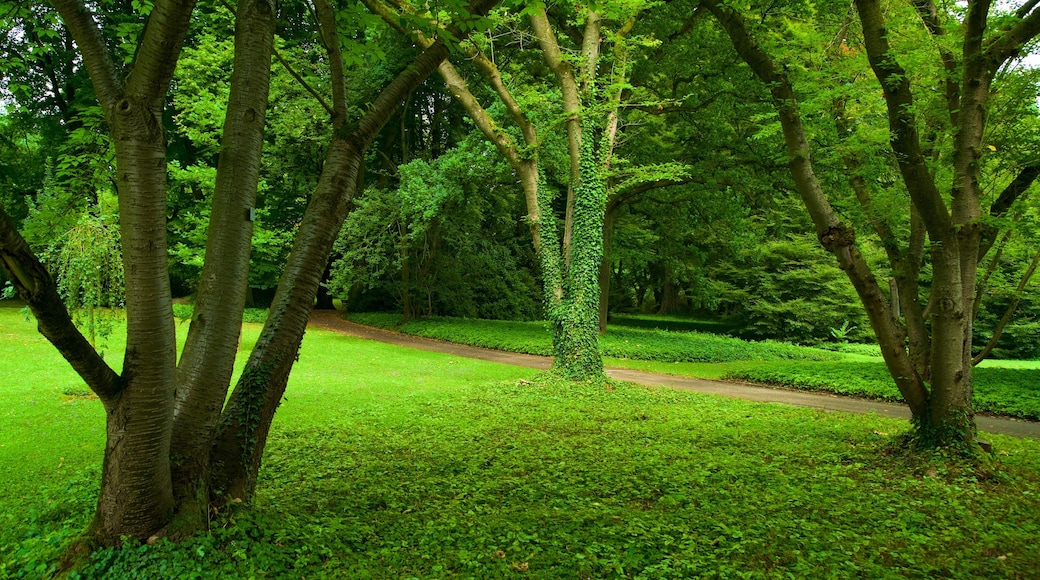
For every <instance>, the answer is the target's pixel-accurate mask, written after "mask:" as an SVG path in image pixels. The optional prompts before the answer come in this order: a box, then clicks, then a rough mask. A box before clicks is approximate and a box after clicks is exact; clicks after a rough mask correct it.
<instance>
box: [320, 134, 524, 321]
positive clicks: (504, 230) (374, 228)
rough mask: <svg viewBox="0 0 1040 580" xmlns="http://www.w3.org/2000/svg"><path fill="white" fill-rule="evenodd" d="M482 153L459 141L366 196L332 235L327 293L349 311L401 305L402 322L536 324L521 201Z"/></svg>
mask: <svg viewBox="0 0 1040 580" xmlns="http://www.w3.org/2000/svg"><path fill="white" fill-rule="evenodd" d="M487 149H488V147H487V145H486V144H485V143H483V142H482V141H480V140H478V139H467V140H466V141H464V142H463V143H462V144H460V145H459V146H458V147H456V148H454V149H452V150H451V151H450V152H447V153H445V154H443V155H441V156H440V157H438V158H437V159H435V160H433V161H429V162H428V161H426V160H423V159H415V160H413V161H411V162H409V163H407V164H404V165H401V166H400V167H398V178H399V184H398V186H397V187H396V188H379V187H370V188H368V189H367V191H366V192H365V195H364V196H362V197H360V198H359V199H357V200H355V208H354V210H353V211H352V212H351V214H350V216H348V218H347V221H346V222H345V223H344V225H343V229H342V230H341V231H340V236H339V239H338V240H337V242H336V249H335V253H336V254H337V255H339V258H338V259H336V260H335V261H334V263H333V265H332V268H331V279H330V281H329V282H328V284H327V286H328V288H329V291H330V292H331V293H333V294H335V295H338V296H342V297H345V298H348V297H349V300H348V303H347V304H348V308H350V309H354V308H366V307H367V308H371V307H383V308H393V307H398V306H403V305H405V304H407V305H408V306H409V307H410V309H411V310H412V311H411V312H409V313H408V315H409V316H417V315H421V314H427V315H428V314H431V313H437V314H443V315H451V316H476V317H482V318H503V319H520V320H530V319H532V318H536V317H537V316H538V315H539V310H540V309H539V307H538V304H537V302H536V300H535V296H536V290H535V288H536V284H537V282H536V280H535V278H534V276H533V274H532V272H531V270H532V268H531V262H532V261H533V258H532V257H531V255H530V254H531V251H530V250H529V249H528V248H529V244H528V243H527V242H526V241H525V240H524V238H523V237H522V236H523V234H522V231H518V227H517V225H518V224H517V220H516V218H515V215H516V213H517V212H518V208H517V203H518V202H519V201H520V200H519V196H518V195H517V193H516V187H515V184H514V183H513V181H514V179H513V177H512V176H510V175H507V173H508V167H507V166H505V165H504V164H503V163H501V162H497V163H496V162H491V161H490V160H491V159H495V158H494V157H489V151H488V150H487ZM474 272H479V273H480V275H479V276H474V275H473V273H474Z"/></svg>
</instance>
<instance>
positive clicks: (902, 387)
mask: <svg viewBox="0 0 1040 580" xmlns="http://www.w3.org/2000/svg"><path fill="white" fill-rule="evenodd" d="M1038 5H1040V2H1037V0H1026V1H1025V2H1021V3H1019V2H1016V3H1012V4H1005V3H994V2H992V1H990V0H970V1H969V2H966V3H949V2H936V1H934V0H854V1H853V2H848V1H845V2H829V1H826V0H825V1H820V2H808V1H806V0H782V1H775V2H774V1H759V0H753V1H751V2H746V3H739V2H730V1H726V0H673V1H653V0H605V1H603V2H595V3H584V2H573V1H571V0H564V1H561V2H556V3H550V4H543V3H538V2H498V1H495V0H473V1H472V2H470V3H466V2H462V1H460V0H436V1H433V0H431V1H429V2H426V3H423V4H410V3H409V2H408V1H407V0H360V1H356V0H343V1H339V0H313V1H307V0H304V1H299V2H297V1H295V0H284V1H282V2H277V3H275V2H274V1H273V0H238V2H230V1H225V0H222V1H219V2H212V1H209V0H203V1H200V2H196V1H194V0H154V1H152V0H130V1H124V0H94V1H91V2H83V1H80V0H52V1H51V2H49V3H47V4H42V3H27V2H10V1H0V18H2V19H3V30H5V31H6V32H5V33H4V34H3V35H2V36H0V264H2V265H3V269H2V271H3V277H2V278H0V282H2V283H3V292H4V297H5V298H10V299H15V300H18V301H19V304H24V306H25V308H26V313H27V314H26V315H27V316H31V317H32V319H33V320H34V322H35V324H36V325H37V327H38V329H39V332H40V333H41V334H42V335H43V336H44V337H46V339H47V340H48V341H49V342H50V343H51V345H53V349H54V350H55V351H56V352H57V353H59V354H60V355H61V357H63V358H64V360H65V361H67V362H66V363H60V364H63V365H71V368H72V369H74V371H75V373H76V374H77V375H78V377H79V378H80V380H81V381H82V382H84V383H85V384H86V386H87V387H88V388H89V390H90V391H91V393H92V394H93V395H92V396H94V397H96V400H95V401H93V403H92V404H93V405H95V406H97V407H99V408H103V410H104V415H105V417H104V422H105V436H104V461H103V466H102V468H101V470H100V472H99V473H98V475H97V478H98V481H99V485H98V491H97V498H96V509H94V515H93V517H92V519H91V520H90V522H89V523H88V524H87V525H86V531H84V532H83V533H82V534H81V535H79V536H77V539H76V540H75V541H72V542H71V543H70V544H71V546H70V547H68V549H67V550H66V551H65V555H64V558H65V562H66V563H67V565H68V566H70V567H74V566H75V565H76V564H75V562H76V561H77V558H79V559H82V558H86V557H88V556H89V555H90V554H91V553H92V552H94V551H95V550H97V549H105V548H111V547H115V546H120V545H123V544H124V543H126V542H150V541H152V542H154V541H156V540H157V539H160V538H170V539H173V540H183V539H186V538H190V537H192V536H193V534H195V533H196V532H198V531H200V530H205V529H207V528H208V527H209V522H210V517H211V515H212V514H213V513H215V512H216V511H219V510H222V509H224V507H225V506H227V505H228V504H229V503H236V504H237V503H246V504H248V503H249V502H250V500H251V498H253V497H254V495H255V494H256V488H257V481H258V477H259V474H260V470H261V464H262V462H263V458H264V456H265V448H266V445H267V441H268V436H269V434H270V432H271V425H272V422H273V420H274V417H275V414H276V411H277V410H278V408H279V406H280V404H281V403H282V402H283V400H284V399H285V398H286V397H287V396H288V397H291V396H292V393H291V392H290V393H288V394H287V392H286V386H287V384H288V383H289V380H290V375H291V373H292V371H293V368H294V364H295V363H296V361H297V360H298V359H299V357H300V351H301V343H302V341H303V337H304V333H305V331H306V327H307V321H308V318H309V316H310V315H311V312H312V310H313V309H315V308H318V309H323V308H332V307H333V303H334V302H335V304H336V305H338V306H339V307H340V308H342V309H344V310H346V311H347V312H348V313H356V312H394V313H397V318H398V319H399V320H400V321H403V322H409V321H421V320H426V319H430V318H431V317H457V318H466V319H497V320H511V321H532V320H544V321H545V326H546V327H547V330H546V332H547V333H548V334H550V335H551V350H550V354H551V355H552V357H553V361H554V362H553V373H554V375H553V376H555V377H557V378H558V379H559V380H560V381H562V384H572V385H573V388H574V389H575V390H576V391H581V390H582V389H587V388H589V387H588V385H589V384H592V383H595V382H596V381H602V380H603V368H604V363H603V353H602V350H601V346H602V344H603V342H601V340H600V334H601V333H602V332H604V331H606V330H607V325H608V323H609V322H610V321H612V320H614V319H615V317H624V316H626V315H633V314H657V315H673V316H681V317H691V316H696V317H698V318H699V319H707V320H711V321H713V322H712V324H716V325H717V326H715V327H713V328H716V329H718V331H719V332H720V333H725V334H729V335H732V336H736V337H739V338H743V339H747V340H766V339H770V340H776V341H784V342H790V343H795V344H800V345H808V346H821V345H822V346H826V345H828V344H835V343H840V344H848V343H862V344H871V345H876V348H877V349H879V352H880V355H881V357H882V358H883V360H884V364H885V368H886V369H887V371H888V376H887V377H882V378H881V379H880V380H882V381H888V383H889V384H890V385H894V386H895V388H896V389H897V390H898V398H899V399H900V400H901V401H902V402H904V403H905V405H906V406H907V407H908V408H909V410H910V412H911V415H912V417H913V419H912V425H913V428H912V430H911V435H910V436H909V440H910V443H908V445H910V446H912V447H913V448H915V449H922V450H923V449H930V450H934V449H936V448H940V449H945V450H950V449H954V450H956V451H957V453H960V454H963V455H965V456H974V455H976V454H978V453H981V451H980V449H979V446H978V442H977V434H976V427H975V423H974V413H975V409H974V408H973V402H972V401H973V375H974V372H973V369H974V367H975V366H976V365H978V364H979V363H980V362H981V361H983V360H985V359H1019V360H1033V359H1037V358H1040V290H1037V284H1036V283H1035V281H1033V277H1034V273H1035V270H1036V268H1037V265H1038V264H1040V228H1038V227H1037V225H1038V224H1037V219H1038V215H1037V208H1036V204H1035V203H1034V201H1035V199H1036V194H1035V182H1036V179H1037V177H1038V176H1040V131H1038V129H1040V126H1038V125H1040V117H1038V115H1040V109H1038V97H1040V84H1038V83H1040V69H1038V68H1036V64H1035V60H1034V57H1032V56H1031V53H1032V52H1034V49H1035V48H1036V41H1035V38H1036V36H1037V34H1038V33H1040V8H1038ZM184 303H190V304H191V305H192V307H191V309H190V312H189V313H188V314H187V315H186V317H187V319H188V322H185V323H183V325H182V323H180V322H178V318H177V317H176V316H175V313H174V312H175V306H180V305H182V304H184ZM247 307H260V308H265V309H267V315H266V318H265V320H264V321H263V328H262V330H260V331H259V334H258V335H257V336H256V338H255V342H253V343H252V346H251V347H250V349H249V351H248V360H247V361H245V363H244V364H243V365H241V366H240V367H239V368H236V367H235V356H236V353H237V352H238V350H239V348H240V345H242V344H244V343H243V342H242V332H243V330H242V329H243V326H242V325H243V313H244V312H245V311H246V308H247ZM124 326H125V348H123V345H122V343H120V348H119V349H117V350H118V351H117V352H111V349H110V348H109V347H110V346H111V345H108V344H107V341H106V339H107V337H109V336H110V335H112V333H113V329H114V328H115V329H118V330H117V332H116V334H119V333H122V332H123V330H122V328H123V327H124ZM185 327H187V334H186V337H183V347H182V348H181V347H179V346H178V345H179V343H178V340H179V339H178V334H177V333H178V331H181V332H183V330H184V328H185ZM871 348H874V347H871ZM749 417H750V415H749ZM987 445H988V443H987ZM496 553H497V552H496ZM525 566H526V564H525ZM524 570H526V568H524ZM434 575H436V574H434ZM478 575H479V574H478Z"/></svg>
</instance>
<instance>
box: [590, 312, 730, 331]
mask: <svg viewBox="0 0 1040 580" xmlns="http://www.w3.org/2000/svg"><path fill="white" fill-rule="evenodd" d="M609 326H614V327H621V326H625V327H632V328H649V329H657V330H670V331H673V332H708V333H712V334H729V332H730V331H732V330H733V329H734V328H735V327H734V325H733V324H732V323H731V322H727V321H725V320H717V319H707V318H692V317H689V316H670V315H661V314H611V315H610V319H609Z"/></svg>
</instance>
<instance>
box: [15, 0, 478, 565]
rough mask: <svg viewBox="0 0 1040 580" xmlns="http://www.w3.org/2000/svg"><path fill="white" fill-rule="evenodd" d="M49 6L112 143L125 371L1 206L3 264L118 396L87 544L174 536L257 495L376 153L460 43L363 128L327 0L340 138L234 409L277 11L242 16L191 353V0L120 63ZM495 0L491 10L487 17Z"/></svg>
mask: <svg viewBox="0 0 1040 580" xmlns="http://www.w3.org/2000/svg"><path fill="white" fill-rule="evenodd" d="M54 4H55V7H56V9H57V10H58V12H59V13H60V14H61V18H62V21H63V22H64V24H65V26H66V27H67V29H68V30H69V31H70V33H71V35H72V37H73V38H74V39H75V42H76V46H77V47H78V49H79V52H80V54H81V55H82V59H83V64H84V66H85V67H86V68H87V70H88V71H89V72H90V76H91V80H92V84H93V86H94V88H95V90H96V93H97V95H98V99H99V102H100V104H101V108H102V110H103V112H104V115H105V119H106V124H107V126H108V128H109V131H110V133H111V136H112V142H113V143H114V144H115V164H116V168H115V171H116V187H117V192H118V195H119V220H120V229H121V233H122V241H123V263H124V269H125V271H126V312H127V350H126V352H125V354H124V361H123V370H122V372H121V373H117V372H115V371H114V370H113V369H112V368H111V367H110V366H108V365H107V363H105V361H104V360H102V359H101V358H100V357H99V356H98V354H97V352H96V351H95V350H94V349H93V348H92V347H91V346H90V344H89V343H88V342H87V341H86V340H85V339H84V337H83V336H82V335H81V334H80V333H79V332H78V331H77V330H76V328H75V326H74V325H73V324H72V322H71V319H70V318H69V315H68V311H67V310H66V309H65V307H64V306H63V305H62V303H61V300H60V297H59V296H58V293H57V291H56V289H55V286H54V283H53V281H52V279H51V277H50V275H49V274H48V272H47V270H46V268H45V267H44V266H43V265H42V264H41V263H40V261H39V260H38V259H37V258H36V257H35V255H34V254H33V252H32V251H31V250H30V249H29V247H28V246H27V244H26V243H25V240H24V238H22V236H21V235H19V233H18V231H17V229H16V227H15V224H14V223H13V222H12V220H11V219H10V218H9V216H8V215H7V214H6V212H3V213H0V258H2V261H3V264H4V269H5V272H6V273H7V274H8V276H9V277H11V279H12V280H13V281H14V285H15V288H16V289H17V291H18V294H19V295H20V296H21V297H22V299H23V300H25V301H26V303H27V304H28V305H29V307H30V308H31V309H32V311H33V313H34V315H35V316H36V319H37V323H38V326H39V328H40V331H41V332H42V333H43V334H44V336H46V337H47V338H48V339H49V340H50V341H51V342H52V344H54V346H55V347H56V348H57V349H58V350H59V351H60V352H61V353H62V355H63V356H64V357H65V358H66V359H67V360H68V361H69V362H70V363H71V364H72V366H73V368H74V369H75V370H76V371H77V372H78V373H79V374H80V376H82V377H83V379H84V380H85V381H86V383H87V385H88V386H89V387H90V388H91V389H92V390H93V391H94V392H95V393H96V394H97V395H98V397H99V398H100V400H101V403H102V404H103V405H104V406H105V408H106V420H107V435H108V436H107V442H106V451H105V461H104V467H103V472H102V482H101V493H100V497H99V500H98V509H97V515H96V517H95V519H94V521H93V522H92V523H91V525H90V528H89V530H88V534H87V536H88V537H87V539H86V540H87V541H86V543H85V544H84V546H83V547H89V545H90V544H91V543H92V542H95V541H96V542H100V543H102V544H106V545H113V544H118V543H119V542H121V541H122V538H124V537H134V538H138V539H141V540H145V539H148V538H149V537H153V536H157V535H163V534H166V533H170V534H173V535H174V536H179V535H181V534H186V533H191V532H193V531H195V530H197V529H199V528H201V527H203V526H204V525H205V521H206V517H205V514H206V513H207V511H208V509H209V504H210V502H211V501H212V502H214V503H216V504H221V503H222V502H225V501H229V500H231V499H232V498H246V499H247V498H248V497H249V495H250V493H251V491H252V485H253V483H254V482H255V478H256V472H257V470H258V469H259V466H260V459H261V456H262V453H263V448H264V443H265V440H266V435H267V431H268V429H269V427H270V422H271V419H272V418H273V415H274V411H275V409H276V408H277V404H278V402H279V401H280V400H281V398H282V394H283V392H284V389H285V384H286V380H287V378H288V375H289V372H290V370H291V368H292V363H293V361H294V360H295V358H296V356H297V353H298V351H299V345H300V341H301V340H302V337H303V331H304V328H305V326H306V320H307V317H308V314H309V312H310V309H311V307H312V305H313V300H314V296H315V294H316V291H317V287H318V283H319V281H320V277H321V274H322V272H323V271H324V269H325V263H326V261H327V259H328V254H329V250H330V248H331V246H332V242H333V240H334V238H335V232H336V231H337V230H338V228H339V225H340V224H341V223H342V220H343V218H344V217H345V215H346V212H347V208H348V206H349V201H350V198H351V196H352V194H353V191H354V187H355V184H356V183H357V179H356V173H357V170H358V167H359V165H360V160H361V158H362V155H363V154H364V151H365V148H366V147H367V146H368V144H369V143H370V142H371V140H372V138H373V137H374V135H375V134H376V133H377V132H378V130H379V128H380V127H381V126H382V124H383V123H384V122H385V121H386V119H387V118H389V116H390V115H391V114H392V112H393V110H394V109H395V108H396V107H397V105H398V104H399V103H400V102H401V101H402V100H403V98H404V96H405V95H407V93H408V92H409V91H410V90H411V89H412V88H414V87H415V86H417V85H418V84H419V83H421V82H422V80H423V79H425V77H426V76H427V75H428V74H429V73H430V72H432V71H433V70H434V69H435V68H436V66H437V64H438V63H439V62H441V61H442V60H443V59H444V58H445V56H446V55H447V53H448V49H447V48H446V46H445V45H444V44H443V43H436V44H435V45H434V46H431V47H430V48H429V49H427V50H425V51H423V52H422V53H421V54H420V55H419V56H418V57H417V59H416V60H415V61H414V62H412V63H411V64H410V65H409V66H407V67H406V68H405V70H404V71H403V72H401V73H400V74H398V75H397V77H396V78H394V80H393V81H392V82H390V83H389V84H388V85H387V86H386V87H385V89H384V90H383V91H382V92H381V93H380V94H379V96H378V97H376V98H375V99H374V100H372V101H371V106H370V107H369V109H368V110H367V112H366V113H365V114H364V115H363V116H361V117H360V118H359V119H358V120H357V123H356V125H355V126H353V127H351V126H350V124H349V121H350V118H349V115H348V110H347V102H346V98H345V87H344V84H345V83H344V80H343V78H344V76H343V65H342V58H343V57H342V51H341V49H340V44H339V39H338V33H337V29H336V25H335V20H336V15H335V12H334V10H333V8H332V6H331V5H329V4H328V3H326V2H319V3H318V5H317V6H318V10H317V13H318V19H319V21H320V26H319V28H320V30H321V36H322V39H323V41H324V43H325V45H326V46H327V47H328V53H329V59H328V62H329V63H330V67H331V78H332V84H333V98H332V100H331V102H332V105H331V107H330V110H329V112H330V114H331V118H332V119H331V122H332V125H333V127H334V135H333V137H332V140H331V142H330V144H329V148H328V153H327V156H326V160H325V164H324V171H323V173H322V176H321V179H320V180H319V183H318V186H317V189H316V191H315V193H314V195H313V196H312V199H311V202H310V204H309V206H308V209H307V211H306V214H305V215H304V217H303V221H302V223H301V225H300V228H299V233H298V235H297V237H296V242H295V245H294V248H293V251H292V254H291V255H290V258H289V263H288V264H287V266H286V268H285V272H284V274H283V276H282V279H281V283H280V286H279V290H278V293H277V295H276V297H275V304H274V306H273V307H272V311H271V314H270V316H269V318H268V321H267V324H266V326H265V328H264V331H263V334H262V336H261V337H260V339H259V340H258V342H257V346H256V348H255V349H254V351H253V353H252V356H251V357H250V360H249V362H248V363H247V366H246V370H245V371H244V372H243V374H242V376H241V378H240V379H239V381H238V384H237V385H236V388H235V390H234V392H233V393H232V396H231V400H230V401H229V403H228V404H227V405H224V400H225V395H226V392H227V389H228V387H229V381H230V378H231V368H232V366H231V365H232V362H233V359H234V354H235V350H236V347H235V345H236V344H237V342H238V340H237V339H238V333H239V332H240V328H241V310H242V305H243V302H244V292H245V287H246V284H245V279H246V276H247V270H246V266H247V264H248V256H249V243H250V232H251V222H250V221H249V212H248V211H247V210H248V209H249V208H250V207H251V206H252V203H253V197H254V196H255V192H256V179H257V174H258V168H259V156H260V145H261V144H262V142H263V140H262V134H263V126H264V118H265V114H266V113H265V112H266V102H267V86H268V82H269V80H268V79H269V74H270V59H271V50H272V42H273V32H274V22H275V11H274V6H273V5H272V4H271V3H270V2H268V1H267V0H255V1H244V2H242V3H241V4H240V5H239V6H238V7H237V10H236V27H235V28H236V40H235V65H234V72H233V74H232V80H231V90H230V95H229V100H228V105H227V113H226V115H225V122H224V134H223V140H222V146H221V153H220V156H221V159H220V161H219V162H218V171H217V178H216V181H217V186H216V192H215V194H214V202H213V208H212V211H211V216H210V228H209V234H208V242H207V252H206V264H205V266H204V269H203V273H202V279H201V282H200V288H199V293H198V297H197V304H196V312H195V314H194V317H193V320H192V324H191V327H190V330H189V337H188V342H187V344H186V347H185V352H184V354H183V355H182V357H181V359H180V363H179V364H178V362H177V359H176V343H175V334H174V323H173V313H172V306H171V304H172V302H171V297H170V296H171V293H170V281H169V275H168V272H167V261H168V256H167V248H166V194H167V187H166V185H167V184H166V145H167V143H166V137H165V133H164V131H163V130H162V119H163V112H164V106H165V102H166V97H167V90H168V87H169V83H170V79H171V78H172V77H173V73H174V68H175V66H176V63H177V58H178V55H179V53H180V51H181V48H182V46H183V44H184V38H185V34H186V32H187V29H188V24H189V22H190V17H191V12H192V9H193V3H192V2H188V3H177V2H165V1H160V2H157V3H156V4H155V5H154V7H146V9H147V14H146V15H144V14H142V16H141V17H142V19H145V20H146V24H145V26H144V29H143V32H142V33H141V37H140V41H139V43H138V45H137V50H136V53H135V54H136V56H135V57H134V59H133V60H132V61H131V62H130V63H128V66H127V67H126V68H125V69H124V68H123V67H122V66H121V65H120V64H118V62H117V61H116V60H114V59H113V58H112V56H111V51H110V49H109V47H108V45H107V44H106V42H105V38H104V36H103V34H102V32H103V30H102V29H101V28H99V26H98V24H97V23H98V22H99V19H98V18H97V17H96V16H95V15H94V14H92V13H91V11H90V9H88V8H87V6H86V5H84V4H82V3H79V2H76V1H75V0H57V1H56V2H55V3H54ZM489 7H490V3H487V4H481V5H478V6H477V7H476V9H475V10H474V12H476V13H478V14H479V12H477V11H478V10H486V9H488V8H489ZM462 17H463V18H466V17H468V15H467V14H463V15H462ZM102 21H103V19H102ZM174 514H176V517H175V516H174Z"/></svg>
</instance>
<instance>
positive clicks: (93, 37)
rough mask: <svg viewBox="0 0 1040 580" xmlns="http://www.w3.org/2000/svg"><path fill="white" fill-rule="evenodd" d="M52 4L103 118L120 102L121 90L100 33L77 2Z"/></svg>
mask: <svg viewBox="0 0 1040 580" xmlns="http://www.w3.org/2000/svg"><path fill="white" fill-rule="evenodd" d="M52 4H53V5H54V8H55V9H57V10H58V14H60V15H61V20H62V22H64V23H65V28H67V29H68V30H69V34H71V35H72V38H73V40H75V41H76V46H77V47H79V51H80V54H82V55H83V64H84V65H86V68H87V73H88V74H89V75H90V80H91V82H92V83H93V85H94V89H95V91H96V92H97V95H98V101H100V103H101V109H102V110H103V111H104V112H105V116H106V117H107V116H108V114H109V112H110V111H111V110H112V109H114V108H115V106H116V102H118V101H119V100H120V99H121V98H123V92H124V90H125V87H124V86H123V82H122V80H121V79H120V78H119V73H118V71H117V70H116V65H115V63H114V61H113V60H112V55H111V54H109V52H108V47H107V46H105V40H104V38H103V37H102V36H101V31H100V30H99V29H98V27H97V25H96V24H94V15H93V14H92V13H91V12H90V10H89V9H88V8H87V7H86V6H84V5H83V3H82V2H79V1H77V0H53V1H52Z"/></svg>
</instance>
